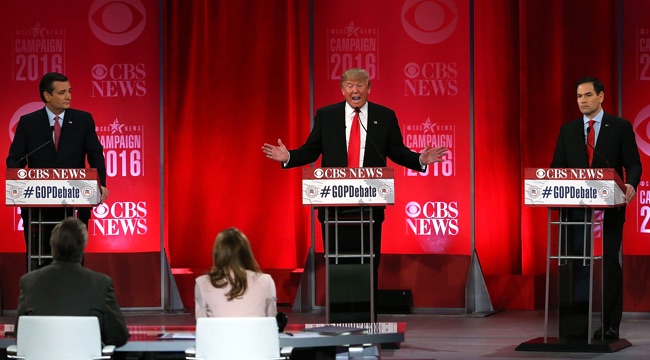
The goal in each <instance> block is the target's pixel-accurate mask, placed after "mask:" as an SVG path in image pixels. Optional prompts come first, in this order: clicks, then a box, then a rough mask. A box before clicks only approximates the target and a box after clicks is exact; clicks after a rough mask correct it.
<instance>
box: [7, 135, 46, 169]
mask: <svg viewBox="0 0 650 360" xmlns="http://www.w3.org/2000/svg"><path fill="white" fill-rule="evenodd" d="M51 128H52V130H54V126H51ZM51 142H52V139H50V140H48V141H46V142H44V143H43V144H42V145H41V146H39V147H37V148H36V149H34V150H32V151H30V152H29V153H27V155H25V156H23V157H21V158H20V159H18V161H17V162H16V163H15V164H14V166H13V167H22V166H20V163H21V162H23V160H25V159H27V158H28V157H30V156H31V155H32V154H34V153H35V152H37V151H38V150H40V149H41V148H43V147H44V146H45V145H47V144H49V143H51Z"/></svg>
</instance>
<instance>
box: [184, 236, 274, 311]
mask: <svg viewBox="0 0 650 360" xmlns="http://www.w3.org/2000/svg"><path fill="white" fill-rule="evenodd" d="M194 303H195V313H196V318H200V317H228V316H271V317H275V315H276V312H277V307H276V291H275V283H274V282H273V278H271V276H270V275H268V274H264V273H262V271H261V270H260V266H259V265H258V264H257V261H256V260H255V256H253V252H252V250H251V246H250V243H249V242H248V238H246V235H244V234H243V233H242V232H241V231H239V230H238V229H236V228H228V229H225V230H223V231H221V232H220V233H219V234H218V235H217V237H216V239H215V240H214V246H213V248H212V269H211V270H210V272H209V273H208V274H206V275H202V276H199V277H198V278H196V284H195V286H194Z"/></svg>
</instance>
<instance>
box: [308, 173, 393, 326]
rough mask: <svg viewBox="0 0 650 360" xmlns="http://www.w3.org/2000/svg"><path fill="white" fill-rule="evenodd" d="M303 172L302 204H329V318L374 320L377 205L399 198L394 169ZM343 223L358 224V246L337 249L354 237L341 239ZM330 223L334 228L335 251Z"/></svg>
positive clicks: (329, 321) (326, 250) (335, 319)
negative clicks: (375, 210)
mask: <svg viewBox="0 0 650 360" xmlns="http://www.w3.org/2000/svg"><path fill="white" fill-rule="evenodd" d="M302 175H303V176H302V179H303V180H302V203H303V205H308V206H313V207H324V208H325V210H324V211H325V220H324V222H323V226H324V227H325V228H324V233H325V234H324V236H325V239H324V253H325V294H326V295H325V296H326V305H325V318H326V322H327V323H332V322H336V323H343V322H375V321H376V319H375V292H374V291H373V289H374V286H373V284H374V282H375V279H374V276H375V275H374V271H373V269H374V266H375V249H374V248H373V235H374V234H373V226H372V225H373V224H374V222H375V220H374V219H373V207H376V206H386V205H393V204H394V203H395V182H394V170H393V169H392V168H369V167H364V168H305V169H303V173H302ZM330 210H333V211H332V213H333V215H331V214H330ZM339 226H345V227H355V226H358V227H359V233H360V237H359V240H358V241H359V246H358V247H356V249H357V250H358V251H356V252H355V253H349V252H345V253H343V252H339V248H340V247H341V246H339V245H340V244H342V242H350V241H355V240H354V239H349V238H347V239H346V238H343V239H339V235H340V234H339V233H340V232H344V231H339V229H340V228H339ZM330 227H333V230H334V238H333V239H334V244H333V252H332V251H331V250H330V249H331V248H332V247H331V246H330ZM354 233H355V234H356V230H355V231H354ZM366 234H367V235H368V237H367V240H368V244H369V246H368V247H369V248H368V249H366V246H365V240H366ZM360 309H361V310H360Z"/></svg>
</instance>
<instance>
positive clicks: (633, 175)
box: [621, 120, 642, 189]
mask: <svg viewBox="0 0 650 360" xmlns="http://www.w3.org/2000/svg"><path fill="white" fill-rule="evenodd" d="M621 146H622V147H623V149H622V153H623V167H624V168H625V183H626V184H630V185H632V186H633V187H634V189H636V188H637V186H639V182H640V181H641V172H642V167H641V158H640V156H639V147H638V146H637V144H636V135H635V134H634V129H633V128H632V124H630V122H629V121H627V120H625V121H624V123H623V141H622V144H621Z"/></svg>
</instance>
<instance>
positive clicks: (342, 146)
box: [332, 101, 348, 163]
mask: <svg viewBox="0 0 650 360" xmlns="http://www.w3.org/2000/svg"><path fill="white" fill-rule="evenodd" d="M340 104H341V105H340V106H339V108H338V109H337V110H336V111H335V112H334V119H332V122H333V123H334V127H333V129H335V130H334V131H335V139H336V144H337V145H336V146H337V147H338V150H337V152H340V153H341V154H345V161H346V163H347V159H348V145H347V142H346V140H345V134H346V131H347V129H346V127H345V119H346V116H347V114H346V113H345V101H343V102H341V103H340Z"/></svg>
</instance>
